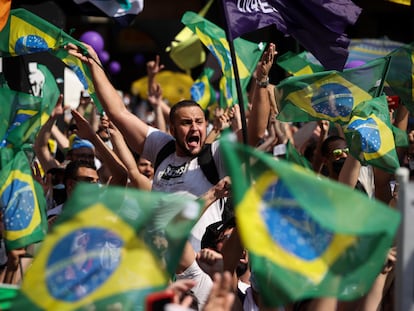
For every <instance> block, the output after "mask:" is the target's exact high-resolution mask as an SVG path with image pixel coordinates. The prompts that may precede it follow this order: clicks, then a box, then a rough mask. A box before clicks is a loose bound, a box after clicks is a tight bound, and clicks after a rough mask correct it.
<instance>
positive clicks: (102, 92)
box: [66, 43, 148, 153]
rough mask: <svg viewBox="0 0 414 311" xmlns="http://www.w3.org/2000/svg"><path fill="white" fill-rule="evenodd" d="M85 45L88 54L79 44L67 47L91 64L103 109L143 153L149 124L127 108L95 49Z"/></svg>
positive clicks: (72, 53)
mask: <svg viewBox="0 0 414 311" xmlns="http://www.w3.org/2000/svg"><path fill="white" fill-rule="evenodd" d="M84 45H85V46H86V48H87V51H88V53H87V55H85V54H84V53H83V52H82V50H81V49H80V48H79V47H78V46H76V45H74V44H71V43H69V44H68V45H67V46H66V49H67V51H68V53H69V54H71V55H73V56H75V57H77V58H79V59H80V60H81V61H82V62H84V63H85V64H86V65H88V66H89V68H90V71H91V75H92V80H93V84H94V87H95V92H96V94H97V96H98V99H99V101H100V103H101V105H102V107H103V109H104V110H105V112H106V113H107V114H108V116H109V118H110V119H111V120H112V122H114V124H115V125H116V126H117V127H118V128H119V130H120V131H121V133H122V134H123V135H124V137H125V139H126V141H127V142H128V144H129V145H130V146H131V148H133V149H134V150H135V151H136V152H138V153H142V149H143V147H144V142H145V139H146V135H147V132H148V125H147V124H146V123H145V122H144V121H142V120H140V119H139V118H138V117H137V116H136V115H134V114H133V113H132V112H130V111H129V110H128V109H127V107H126V106H125V104H124V102H123V100H122V98H121V96H120V95H119V94H118V92H117V90H116V89H115V88H114V86H113V85H112V84H111V82H110V81H109V79H108V77H107V76H106V73H105V71H104V69H103V67H102V65H101V63H100V62H99V58H98V56H97V54H96V52H95V51H94V49H93V48H92V47H91V46H90V45H87V44H84Z"/></svg>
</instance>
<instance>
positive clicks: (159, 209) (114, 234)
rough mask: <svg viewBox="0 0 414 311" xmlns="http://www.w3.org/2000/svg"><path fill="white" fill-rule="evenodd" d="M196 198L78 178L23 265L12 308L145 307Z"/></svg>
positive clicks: (167, 270) (174, 256)
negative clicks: (35, 250) (84, 181)
mask: <svg viewBox="0 0 414 311" xmlns="http://www.w3.org/2000/svg"><path fill="white" fill-rule="evenodd" d="M200 211H201V207H200V205H199V203H198V202H196V201H194V200H193V199H188V198H186V197H185V196H182V195H177V194H165V193H159V192H145V191H139V190H136V189H132V188H131V189H129V188H123V187H111V186H108V187H99V186H97V185H94V184H82V183H79V184H78V185H77V186H76V188H75V189H74V192H73V194H72V195H71V197H70V198H69V199H68V201H67V202H66V203H65V206H64V209H63V212H62V214H61V215H60V216H59V218H58V220H57V222H56V223H55V224H54V226H53V228H52V230H51V231H50V232H49V233H48V236H47V237H46V239H45V240H44V242H43V243H42V246H41V248H40V249H39V251H38V253H37V255H36V257H35V259H34V261H33V264H32V266H31V268H30V270H29V271H27V272H26V275H25V278H24V280H23V284H22V286H21V291H20V293H19V296H18V297H17V298H16V299H15V303H14V304H13V307H12V309H13V310H24V309H27V310H86V309H88V310H92V309H93V310H115V309H116V310H144V304H143V303H144V301H145V297H146V296H147V295H148V294H149V293H151V292H154V291H158V290H161V289H164V288H165V287H166V286H167V284H168V281H169V277H170V276H171V275H172V274H173V273H174V272H175V269H176V267H177V265H178V262H179V260H180V258H181V254H182V250H183V247H184V244H185V242H186V241H187V238H188V235H189V232H190V230H191V228H192V227H193V225H194V224H195V222H196V220H197V219H198V217H199V215H200Z"/></svg>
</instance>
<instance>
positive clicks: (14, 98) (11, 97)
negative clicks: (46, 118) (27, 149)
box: [0, 86, 42, 147]
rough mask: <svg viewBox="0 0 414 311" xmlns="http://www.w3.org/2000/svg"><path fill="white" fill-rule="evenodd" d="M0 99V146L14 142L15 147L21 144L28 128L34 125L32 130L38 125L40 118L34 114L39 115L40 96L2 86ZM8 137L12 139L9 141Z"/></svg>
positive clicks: (24, 139)
mask: <svg viewBox="0 0 414 311" xmlns="http://www.w3.org/2000/svg"><path fill="white" fill-rule="evenodd" d="M0 99H1V102H2V104H1V105H0V139H1V141H0V146H1V147H5V146H8V145H9V144H10V143H12V142H13V143H16V145H15V147H19V146H22V145H23V144H24V143H25V141H26V138H27V137H25V133H27V132H28V131H29V128H30V127H31V126H34V129H33V131H32V132H34V131H35V130H36V129H38V128H39V127H40V119H36V118H35V116H37V115H38V114H39V115H40V113H39V112H40V111H41V105H42V98H40V97H36V96H32V95H30V94H27V93H22V92H17V91H13V90H11V89H9V88H8V87H6V86H3V87H0ZM29 120H31V121H32V122H31V123H29ZM10 137H13V138H14V139H12V141H10Z"/></svg>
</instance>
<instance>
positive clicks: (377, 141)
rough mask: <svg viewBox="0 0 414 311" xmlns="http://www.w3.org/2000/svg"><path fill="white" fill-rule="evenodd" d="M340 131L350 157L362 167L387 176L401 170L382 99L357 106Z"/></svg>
mask: <svg viewBox="0 0 414 311" xmlns="http://www.w3.org/2000/svg"><path fill="white" fill-rule="evenodd" d="M343 128H344V134H345V138H346V140H347V143H348V146H349V147H350V152H351V154H352V155H353V156H354V157H355V158H357V159H359V161H360V162H361V163H363V164H367V165H368V164H370V165H372V166H376V167H379V168H381V169H383V170H385V171H388V172H390V173H394V172H395V170H396V169H397V168H398V167H400V164H399V161H398V155H397V151H396V149H395V147H396V146H395V140H394V132H393V129H392V125H391V120H390V114H389V111H388V103H387V99H386V97H385V96H380V97H376V98H373V99H371V100H369V101H366V102H363V103H361V104H360V105H358V106H357V107H356V108H355V109H354V111H353V112H352V117H351V120H350V122H349V123H348V124H347V125H346V126H344V127H343Z"/></svg>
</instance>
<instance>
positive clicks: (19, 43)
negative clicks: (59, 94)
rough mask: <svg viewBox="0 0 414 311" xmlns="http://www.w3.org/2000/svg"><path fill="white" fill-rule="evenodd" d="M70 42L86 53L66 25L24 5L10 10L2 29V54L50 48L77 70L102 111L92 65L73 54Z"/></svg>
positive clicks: (22, 53)
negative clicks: (84, 62) (23, 7)
mask: <svg viewBox="0 0 414 311" xmlns="http://www.w3.org/2000/svg"><path fill="white" fill-rule="evenodd" d="M68 43H73V44H75V45H77V46H79V47H80V48H81V49H83V50H84V51H85V53H86V48H85V47H84V46H83V44H82V43H81V42H79V41H78V40H75V39H74V38H72V37H71V36H69V35H68V34H66V33H65V32H64V31H63V30H62V29H60V28H58V27H56V26H55V25H53V24H51V23H49V22H47V21H46V20H44V19H42V18H40V17H39V16H37V15H35V14H33V13H31V12H30V11H27V10H25V9H21V8H20V9H14V10H11V11H10V16H9V19H8V21H7V23H6V25H5V27H4V29H3V30H2V31H0V57H10V56H19V55H26V54H32V53H37V52H46V51H47V52H50V53H51V54H53V55H54V56H56V57H58V58H59V59H60V60H62V62H64V63H65V64H66V65H67V66H68V67H69V68H70V69H71V70H72V71H73V72H74V73H75V74H76V76H77V77H78V79H79V81H80V82H81V83H82V84H83V87H84V89H86V90H88V92H89V94H90V95H91V97H92V98H93V100H94V103H95V104H96V105H97V108H98V110H100V112H101V110H102V108H101V105H100V103H99V100H98V97H97V95H96V93H95V88H94V86H93V83H92V79H91V73H90V72H89V68H88V67H87V66H86V65H84V64H83V63H82V62H81V61H80V60H79V59H78V58H77V57H74V56H71V55H69V54H68V53H67V52H66V50H64V49H63V47H64V46H65V45H67V44H68Z"/></svg>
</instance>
